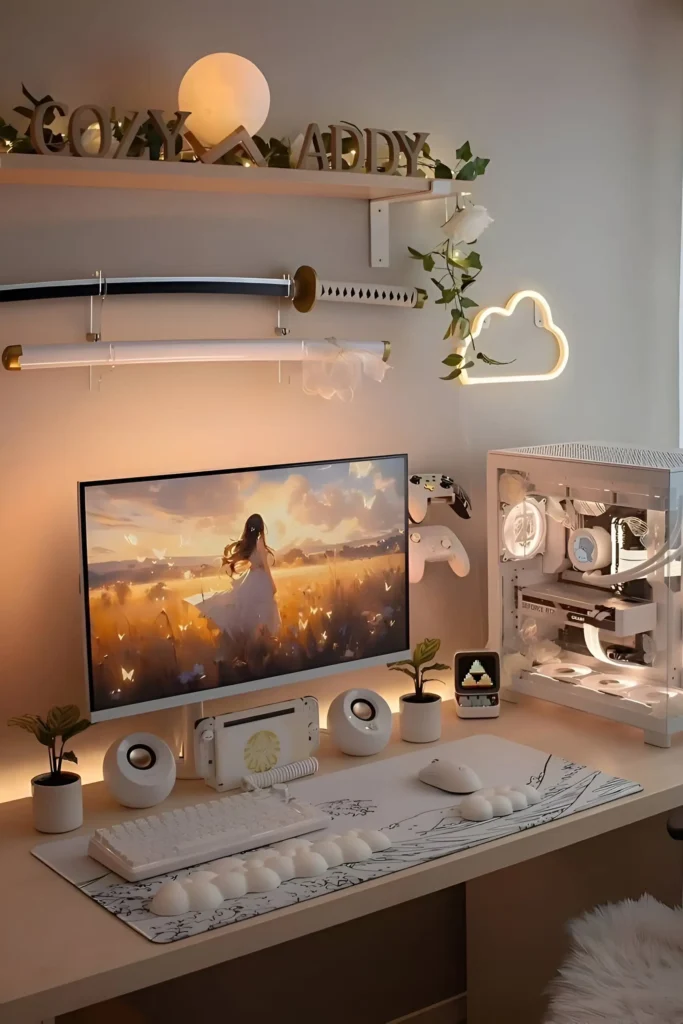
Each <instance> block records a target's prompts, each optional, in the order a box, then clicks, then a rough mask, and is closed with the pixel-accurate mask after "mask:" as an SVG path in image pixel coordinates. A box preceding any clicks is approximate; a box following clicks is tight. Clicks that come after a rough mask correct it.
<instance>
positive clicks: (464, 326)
mask: <svg viewBox="0 0 683 1024" xmlns="http://www.w3.org/2000/svg"><path fill="white" fill-rule="evenodd" d="M470 330H471V328H470V322H469V320H468V319H467V317H466V316H463V317H461V318H460V320H459V321H458V334H459V336H460V337H461V338H462V340H463V341H466V340H467V338H469V336H470Z"/></svg>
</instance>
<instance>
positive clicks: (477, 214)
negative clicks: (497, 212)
mask: <svg viewBox="0 0 683 1024" xmlns="http://www.w3.org/2000/svg"><path fill="white" fill-rule="evenodd" d="M489 224H493V217H491V216H490V214H489V211H488V210H487V209H486V207H485V206H472V205H470V206H466V207H464V209H462V210H456V211H455V213H454V214H453V216H452V217H449V218H448V220H447V221H446V223H445V224H442V225H441V229H442V231H443V233H444V235H445V236H446V238H450V240H451V241H452V242H455V244H456V245H457V244H458V242H467V243H468V244H469V243H470V242H476V240H477V239H478V238H479V236H480V235H481V234H482V233H483V232H484V231H486V229H487V227H488V226H489Z"/></svg>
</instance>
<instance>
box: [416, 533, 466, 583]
mask: <svg viewBox="0 0 683 1024" xmlns="http://www.w3.org/2000/svg"><path fill="white" fill-rule="evenodd" d="M408 540H409V546H408V579H409V580H410V582H411V583H419V582H420V580H421V579H422V577H423V576H424V571H425V565H426V563H427V562H448V564H449V565H450V567H451V569H452V570H453V572H454V573H455V575H456V576H467V574H468V572H469V571H470V560H469V558H468V556H467V552H466V551H465V549H464V547H463V546H462V544H461V543H460V541H459V540H458V538H457V537H456V536H455V534H454V533H453V531H452V530H449V529H448V527H447V526H420V527H413V528H412V529H411V530H410V531H409V533H408Z"/></svg>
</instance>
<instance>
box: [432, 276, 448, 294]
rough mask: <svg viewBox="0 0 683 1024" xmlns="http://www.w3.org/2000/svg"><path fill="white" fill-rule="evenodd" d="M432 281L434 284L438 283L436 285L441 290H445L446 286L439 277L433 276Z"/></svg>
mask: <svg viewBox="0 0 683 1024" xmlns="http://www.w3.org/2000/svg"><path fill="white" fill-rule="evenodd" d="M431 281H432V284H435V285H436V287H437V288H438V289H439V291H441V292H442V291H444V290H445V289H444V286H443V285H442V284H441V281H437V279H436V278H435V277H433V278H431Z"/></svg>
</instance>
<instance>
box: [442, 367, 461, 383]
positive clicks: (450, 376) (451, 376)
mask: <svg viewBox="0 0 683 1024" xmlns="http://www.w3.org/2000/svg"><path fill="white" fill-rule="evenodd" d="M461 372H462V371H461V370H460V368H459V367H458V369H457V370H453V372H452V373H449V374H448V376H447V377H441V380H455V378H456V377H459V376H460V374H461Z"/></svg>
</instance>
